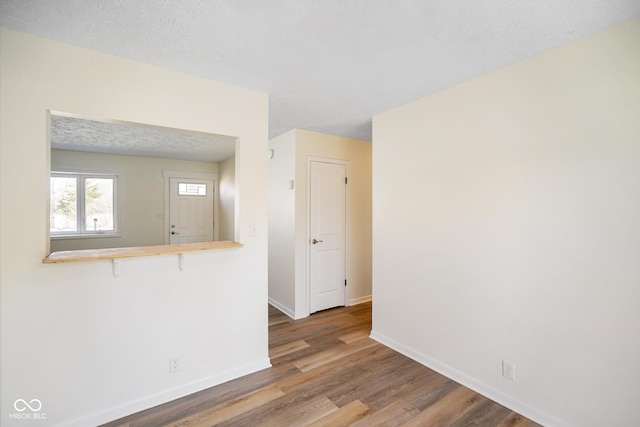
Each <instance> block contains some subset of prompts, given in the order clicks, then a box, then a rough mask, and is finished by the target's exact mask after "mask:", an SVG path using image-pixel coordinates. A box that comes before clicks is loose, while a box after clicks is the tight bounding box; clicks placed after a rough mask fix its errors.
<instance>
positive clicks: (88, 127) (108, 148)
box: [50, 113, 236, 163]
mask: <svg viewBox="0 0 640 427" xmlns="http://www.w3.org/2000/svg"><path fill="white" fill-rule="evenodd" d="M50 134H51V148H53V149H59V150H77V151H90V152H95V153H110V154H125V155H132V156H147V157H164V158H169V159H180V160H197V161H205V162H216V163H218V162H222V161H224V160H227V159H228V158H230V157H232V156H233V155H234V154H235V141H236V138H234V137H231V136H225V135H216V134H209V133H202V132H193V131H187V130H183V129H173V128H167V127H160V126H151V125H143V124H139V123H129V122H123V121H114V120H108V121H107V120H95V119H88V118H80V117H75V116H73V115H68V114H56V113H52V114H51V132H50Z"/></svg>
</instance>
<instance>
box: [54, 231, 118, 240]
mask: <svg viewBox="0 0 640 427" xmlns="http://www.w3.org/2000/svg"><path fill="white" fill-rule="evenodd" d="M49 237H50V238H51V240H67V239H105V238H109V237H122V234H120V233H112V232H109V233H107V232H105V233H83V234H50V235H49Z"/></svg>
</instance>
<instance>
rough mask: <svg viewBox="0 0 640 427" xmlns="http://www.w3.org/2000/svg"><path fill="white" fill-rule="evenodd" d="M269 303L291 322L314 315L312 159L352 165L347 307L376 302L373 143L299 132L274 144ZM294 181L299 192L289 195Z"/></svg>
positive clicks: (270, 144)
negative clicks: (309, 190) (310, 220)
mask: <svg viewBox="0 0 640 427" xmlns="http://www.w3.org/2000/svg"><path fill="white" fill-rule="evenodd" d="M269 146H270V147H271V148H273V149H274V150H275V156H274V158H273V159H271V160H270V163H269V182H270V184H269V198H270V199H269V206H270V208H269V209H270V210H269V223H270V226H269V227H270V228H269V231H270V233H269V298H270V301H271V302H272V304H274V305H275V306H277V307H278V308H280V309H281V310H283V311H284V312H286V313H287V314H289V315H290V316H292V317H295V318H301V317H305V316H308V315H309V297H308V292H307V289H308V281H307V259H308V253H307V251H308V247H309V239H308V236H307V235H306V224H307V219H308V213H307V180H308V171H307V159H308V158H309V157H323V158H328V159H334V160H346V161H348V162H349V187H348V190H347V197H348V200H347V204H348V210H349V216H348V218H347V254H346V256H347V281H348V286H347V303H348V304H357V303H360V302H364V301H368V300H370V299H371V143H369V142H366V141H360V140H356V139H350V138H343V137H337V136H333V135H326V134H321V133H317V132H311V131H307V130H301V129H295V130H293V131H290V132H288V133H286V134H284V135H281V136H279V137H277V138H274V139H272V140H270V141H269ZM291 179H294V181H295V189H294V190H290V189H289V181H290V180H291Z"/></svg>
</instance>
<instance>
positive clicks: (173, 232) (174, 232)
mask: <svg viewBox="0 0 640 427" xmlns="http://www.w3.org/2000/svg"><path fill="white" fill-rule="evenodd" d="M171 234H180V233H178V232H177V231H172V232H171Z"/></svg>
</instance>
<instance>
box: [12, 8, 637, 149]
mask: <svg viewBox="0 0 640 427" xmlns="http://www.w3.org/2000/svg"><path fill="white" fill-rule="evenodd" d="M637 16H640V0H270V1H265V0H135V1H133V0H109V1H107V0H0V25H2V26H4V27H7V28H10V29H14V30H17V31H22V32H26V33H31V34H34V35H38V36H41V37H45V38H50V39H54V40H59V41H62V42H65V43H69V44H73V45H77V46H81V47H85V48H89V49H93V50H97V51H102V52H106V53H109V54H113V55H117V56H121V57H125V58H129V59H134V60H137V61H141V62H145V63H149V64H152V65H156V66H160V67H164V68H168V69H172V70H176V71H180V72H184V73H188V74H192V75H195V76H199V77H204V78H208V79H212V80H216V81H220V82H225V83H229V84H233V85H237V86H240V87H244V88H248V89H253V90H258V91H262V92H265V93H268V94H269V95H270V118H269V133H270V136H271V137H273V136H277V135H280V134H282V133H284V132H286V131H288V130H290V129H292V128H303V129H309V130H314V131H319V132H325V133H329V134H334V135H342V136H347V137H353V138H359V139H364V140H370V139H371V118H372V116H373V115H375V114H377V113H380V112H383V111H386V110H389V109H391V108H393V107H396V106H398V105H401V104H404V103H406V102H409V101H413V100H415V99H418V98H421V97H423V96H426V95H429V94H432V93H434V92H437V91H440V90H443V89H445V88H448V87H451V86H453V85H455V84H458V83H461V82H463V81H466V80H469V79H472V78H474V77H477V76H479V75H482V74H485V73H488V72H491V71H493V70H496V69H498V68H501V67H504V66H506V65H509V64H512V63H514V62H517V61H519V60H522V59H524V58H527V57H530V56H532V55H535V54H536V53H539V52H541V51H544V50H547V49H550V48H553V47H557V46H559V45H562V44H564V43H567V42H569V41H571V40H574V39H576V38H579V37H582V36H585V35H587V34H590V33H593V32H596V31H598V30H602V29H604V28H607V27H610V26H612V25H615V24H618V23H621V22H623V21H626V20H629V19H632V18H635V17H637Z"/></svg>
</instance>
